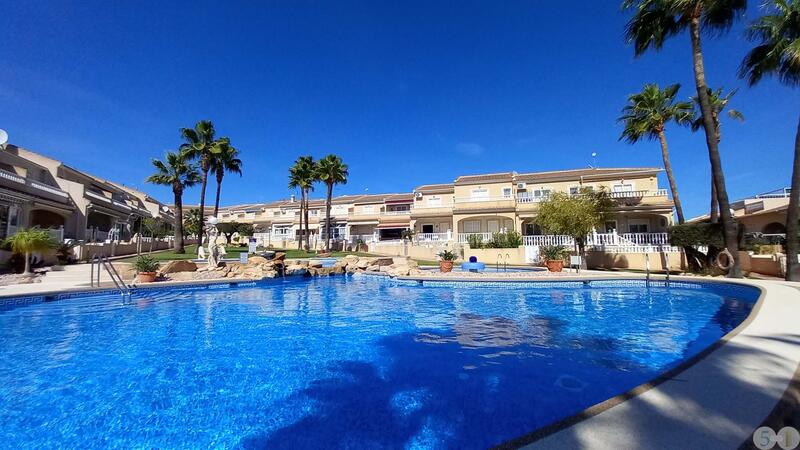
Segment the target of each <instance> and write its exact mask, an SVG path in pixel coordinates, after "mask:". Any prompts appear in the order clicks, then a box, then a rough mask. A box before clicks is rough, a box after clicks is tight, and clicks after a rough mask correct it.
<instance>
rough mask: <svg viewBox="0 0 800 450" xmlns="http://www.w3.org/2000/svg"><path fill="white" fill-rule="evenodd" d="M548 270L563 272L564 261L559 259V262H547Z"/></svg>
mask: <svg viewBox="0 0 800 450" xmlns="http://www.w3.org/2000/svg"><path fill="white" fill-rule="evenodd" d="M546 264H547V270H548V271H549V272H561V271H562V270H564V261H562V260H560V259H557V260H550V259H548V260H547V263H546Z"/></svg>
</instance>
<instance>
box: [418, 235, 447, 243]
mask: <svg viewBox="0 0 800 450" xmlns="http://www.w3.org/2000/svg"><path fill="white" fill-rule="evenodd" d="M450 239H452V233H417V234H415V235H414V240H415V241H417V242H443V241H449V240H450Z"/></svg>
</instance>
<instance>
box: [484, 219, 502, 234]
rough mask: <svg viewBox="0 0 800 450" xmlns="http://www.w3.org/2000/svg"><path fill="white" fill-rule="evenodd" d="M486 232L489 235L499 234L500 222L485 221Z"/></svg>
mask: <svg viewBox="0 0 800 450" xmlns="http://www.w3.org/2000/svg"><path fill="white" fill-rule="evenodd" d="M486 226H487V231H488V232H489V233H499V232H500V221H499V220H488V221H486Z"/></svg>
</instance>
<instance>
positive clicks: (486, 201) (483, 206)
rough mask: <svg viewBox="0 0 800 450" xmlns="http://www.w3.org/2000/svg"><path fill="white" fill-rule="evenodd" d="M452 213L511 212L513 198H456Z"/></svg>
mask: <svg viewBox="0 0 800 450" xmlns="http://www.w3.org/2000/svg"><path fill="white" fill-rule="evenodd" d="M454 201H455V204H454V205H453V212H454V213H456V214H463V213H471V212H478V211H497V210H513V209H514V207H515V203H516V202H515V200H514V197H512V196H511V195H501V196H495V197H456V198H455V200H454Z"/></svg>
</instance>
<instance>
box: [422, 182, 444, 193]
mask: <svg viewBox="0 0 800 450" xmlns="http://www.w3.org/2000/svg"><path fill="white" fill-rule="evenodd" d="M453 186H454V185H453V183H442V184H423V185H422V186H417V187H416V188H415V189H414V192H422V193H426V192H431V193H433V192H437V193H438V192H453Z"/></svg>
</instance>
